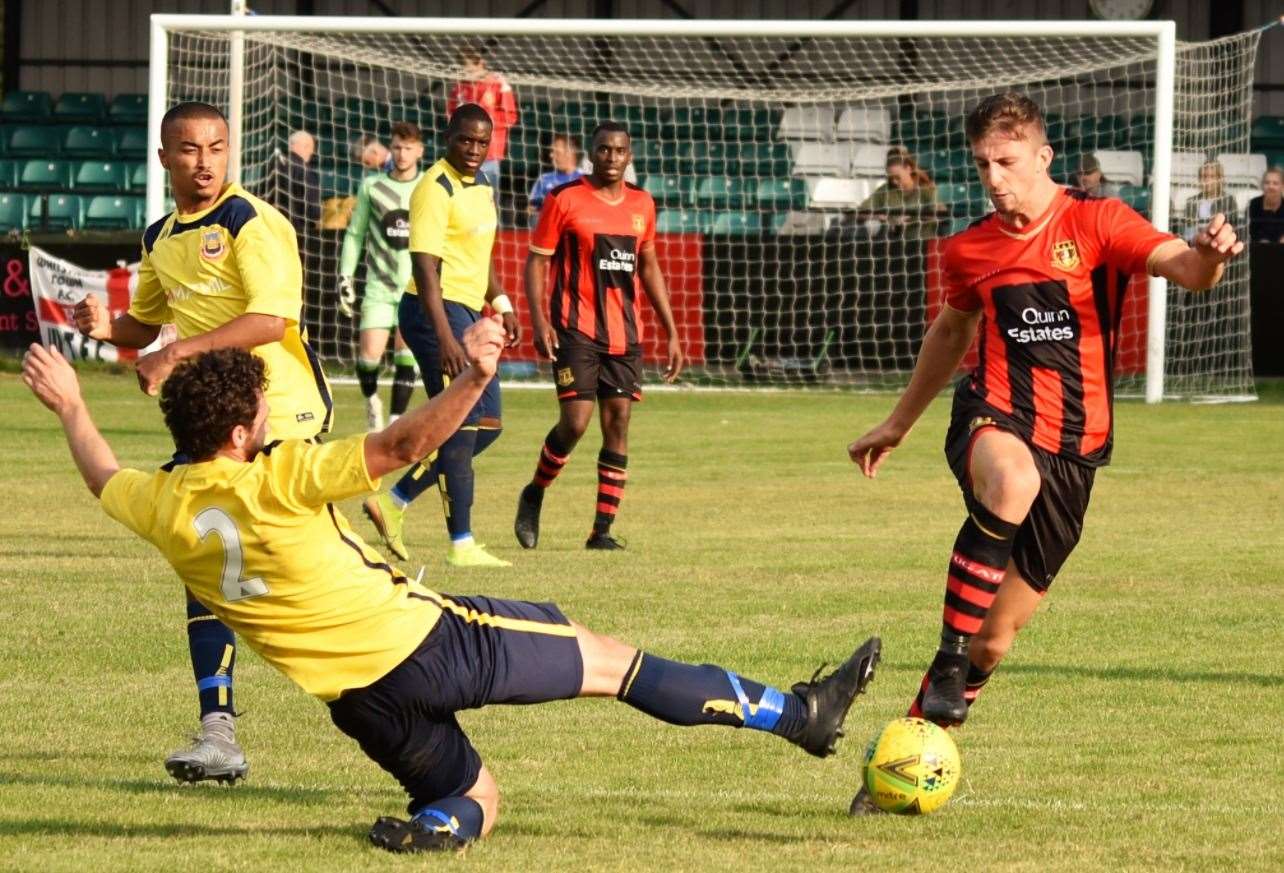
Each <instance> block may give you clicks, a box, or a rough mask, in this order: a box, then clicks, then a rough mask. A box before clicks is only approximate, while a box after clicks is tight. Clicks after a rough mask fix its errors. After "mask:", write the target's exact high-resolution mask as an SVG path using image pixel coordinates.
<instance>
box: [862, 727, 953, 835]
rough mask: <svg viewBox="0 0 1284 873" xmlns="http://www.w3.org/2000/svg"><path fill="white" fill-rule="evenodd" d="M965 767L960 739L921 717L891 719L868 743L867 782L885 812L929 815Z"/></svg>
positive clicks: (945, 798)
mask: <svg viewBox="0 0 1284 873" xmlns="http://www.w3.org/2000/svg"><path fill="white" fill-rule="evenodd" d="M961 771H962V766H961V764H960V762H959V750H958V747H956V746H955V745H954V740H953V739H952V738H951V737H950V735H949V734H948V733H946V732H945V730H944V729H943V728H940V727H937V726H936V725H934V724H932V722H930V721H924V720H923V719H921V718H898V719H896V721H893V722H889V723H888V724H887V726H885V727H884V728H883V729H882V731H880V732H879V734H878V735H877V736H875V737H874V738H873V739H872V740H870V741H869V746H868V747H867V748H866V749H865V788H866V790H868V791H869V796H870V798H871V799H872V800H873V801H874V804H875V805H876V806H877V807H878V808H879V809H881V810H883V811H885V812H894V813H897V814H899V815H926V814H927V813H929V812H934V811H936V810H938V809H940V808H941V807H942V806H944V805H945V804H946V803H947V802H948V801H949V799H950V797H951V795H953V794H954V789H955V788H956V787H957V786H958V784H959V774H960V773H961Z"/></svg>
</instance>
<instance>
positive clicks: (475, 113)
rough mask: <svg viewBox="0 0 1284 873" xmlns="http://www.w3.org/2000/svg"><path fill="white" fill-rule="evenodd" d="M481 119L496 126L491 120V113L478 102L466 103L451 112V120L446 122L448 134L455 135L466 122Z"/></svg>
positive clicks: (484, 122) (472, 122)
mask: <svg viewBox="0 0 1284 873" xmlns="http://www.w3.org/2000/svg"><path fill="white" fill-rule="evenodd" d="M479 121H480V122H482V123H483V124H489V125H490V126H491V127H494V126H495V122H494V121H492V120H491V118H490V114H489V113H487V112H486V110H485V109H482V108H481V107H480V106H478V105H477V104H476V103H465V104H464V105H463V106H460V107H459V108H458V109H456V110H455V111H454V112H453V113H451V115H450V121H448V122H447V123H446V136H453V135H454V134H456V133H458V132H459V129H460V128H461V127H463V126H464V125H465V124H474V123H476V122H479Z"/></svg>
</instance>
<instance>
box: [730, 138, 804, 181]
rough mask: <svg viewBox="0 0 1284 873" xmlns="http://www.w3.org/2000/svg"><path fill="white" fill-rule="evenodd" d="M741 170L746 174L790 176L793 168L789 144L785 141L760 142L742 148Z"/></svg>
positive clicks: (740, 155) (760, 176)
mask: <svg viewBox="0 0 1284 873" xmlns="http://www.w3.org/2000/svg"><path fill="white" fill-rule="evenodd" d="M738 162H739V166H740V172H741V173H742V174H744V175H746V176H756V177H758V178H762V177H764V176H788V175H789V173H790V172H791V170H792V169H793V161H792V160H791V159H790V157H789V146H788V145H786V144H785V143H783V142H775V143H773V142H760V143H756V144H754V145H753V146H746V147H743V148H741V149H740V154H739V156H738Z"/></svg>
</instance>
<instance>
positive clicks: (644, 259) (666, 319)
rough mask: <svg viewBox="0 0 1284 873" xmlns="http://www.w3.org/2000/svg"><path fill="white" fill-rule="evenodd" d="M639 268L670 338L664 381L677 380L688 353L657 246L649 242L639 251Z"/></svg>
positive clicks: (651, 299) (643, 288)
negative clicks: (683, 344) (677, 321)
mask: <svg viewBox="0 0 1284 873" xmlns="http://www.w3.org/2000/svg"><path fill="white" fill-rule="evenodd" d="M638 261H639V263H638V269H639V271H640V274H641V277H642V290H644V291H646V296H647V299H648V300H650V301H651V308H652V309H654V310H655V313H656V315H658V316H659V317H660V324H661V325H663V327H664V333H665V336H667V337H668V338H669V363H668V366H667V367H665V370H664V381H666V382H675V381H677V378H678V374H679V373H681V372H682V367H683V365H685V364H686V355H684V354H683V352H682V341H681V340H679V339H678V326H677V324H675V323H674V321H673V308H672V307H671V306H670V305H669V289H668V286H667V285H665V283H664V272H663V271H662V270H661V269H660V259H659V258H658V257H656V254H655V246H654V245H653V244H648V245H645V246H643V247H642V250H641V251H640V252H638Z"/></svg>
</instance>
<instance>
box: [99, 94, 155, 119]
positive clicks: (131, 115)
mask: <svg viewBox="0 0 1284 873" xmlns="http://www.w3.org/2000/svg"><path fill="white" fill-rule="evenodd" d="M107 120H108V121H110V122H112V123H113V124H146V123H147V95H146V94H117V95H116V96H115V97H113V98H111V103H110V104H109V105H108V106H107Z"/></svg>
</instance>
